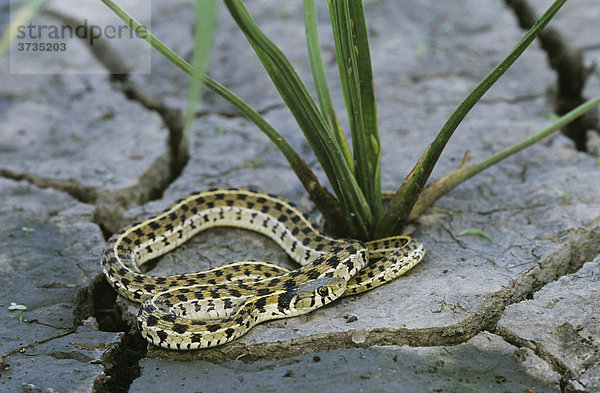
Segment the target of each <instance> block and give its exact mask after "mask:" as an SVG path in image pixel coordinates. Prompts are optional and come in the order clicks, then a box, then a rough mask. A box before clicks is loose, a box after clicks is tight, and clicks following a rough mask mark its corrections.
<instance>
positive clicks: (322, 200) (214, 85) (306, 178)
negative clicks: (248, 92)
mask: <svg viewBox="0 0 600 393" xmlns="http://www.w3.org/2000/svg"><path fill="white" fill-rule="evenodd" d="M102 2H103V3H104V4H105V5H106V6H108V7H109V8H110V9H111V10H112V11H113V12H114V13H115V14H116V15H117V16H118V17H119V18H121V19H122V20H123V21H124V22H125V23H126V24H127V25H128V26H129V27H131V28H132V29H133V30H134V31H135V32H136V33H138V34H139V35H140V37H142V38H144V39H145V40H146V41H147V42H148V43H150V45H152V46H153V47H154V48H155V49H156V50H157V51H158V52H160V53H161V54H162V55H163V56H165V57H166V58H167V59H169V60H170V61H171V62H172V63H173V64H174V65H176V66H177V67H178V68H180V69H181V70H182V71H183V72H185V73H186V74H188V75H190V76H191V75H192V74H193V67H192V66H191V65H190V64H189V63H188V62H186V61H185V60H183V59H182V58H181V57H180V56H178V55H177V54H176V53H175V52H173V51H172V50H171V49H170V48H169V47H168V46H166V45H165V44H164V43H163V42H161V41H160V40H159V39H158V38H156V37H155V36H154V35H153V34H152V33H150V32H149V31H148V30H147V29H146V28H145V27H144V26H142V25H141V24H140V23H139V22H138V21H137V20H135V19H134V18H133V17H132V16H131V15H130V14H128V13H127V12H126V11H125V10H123V9H122V8H121V7H119V6H118V5H117V4H116V3H115V2H114V1H112V0H102ZM201 78H202V83H204V84H205V85H206V86H207V87H208V88H209V89H211V90H212V91H214V92H215V93H217V94H218V95H220V96H221V97H222V98H224V99H225V100H226V101H228V102H229V103H230V104H231V105H233V106H234V107H235V108H236V109H237V110H239V111H240V112H241V113H242V114H243V115H244V116H245V117H246V118H247V119H248V120H250V121H251V122H253V123H254V124H255V125H256V126H257V127H258V128H259V129H260V130H261V131H262V132H263V133H265V135H267V137H269V139H270V140H271V141H272V142H273V143H275V145H276V146H277V147H278V148H279V150H281V152H282V153H283V155H284V156H285V158H286V159H287V161H288V163H289V164H290V167H291V168H292V170H293V171H294V172H295V173H296V175H297V176H298V178H299V179H300V181H301V182H302V184H303V185H304V188H305V189H306V190H307V191H308V193H309V194H310V195H311V198H312V199H313V201H314V202H315V204H316V205H317V207H318V208H319V210H320V211H321V212H322V213H323V216H324V217H325V219H326V220H327V222H328V223H330V224H331V226H332V228H333V231H334V232H336V233H339V234H346V235H347V233H348V232H347V222H346V221H347V218H346V213H345V212H344V210H343V209H342V207H341V206H340V204H339V203H338V202H337V201H336V200H335V198H334V197H333V196H332V195H331V194H330V193H329V191H327V188H325V187H323V186H321V184H320V183H319V180H318V178H317V177H316V176H315V174H314V172H313V171H312V170H311V169H310V167H309V166H308V165H307V164H306V162H305V161H304V160H303V159H302V158H301V157H300V156H299V155H298V154H297V153H296V152H295V151H294V149H292V147H291V146H290V145H289V144H288V143H287V141H286V140H285V139H284V138H283V137H282V136H281V135H280V134H279V133H278V132H277V131H276V130H275V129H274V128H273V127H272V126H271V125H270V124H269V123H268V122H267V121H266V120H265V119H264V118H263V117H262V116H260V115H259V114H258V113H257V112H256V111H255V110H254V109H252V108H251V107H250V106H249V105H248V104H247V103H246V102H245V101H243V100H242V99H241V98H239V97H238V96H237V95H235V94H234V93H233V92H232V91H230V90H228V89H227V88H226V87H224V86H223V85H221V84H220V83H219V82H217V81H215V80H214V79H212V78H210V77H209V76H207V75H205V74H202V75H201Z"/></svg>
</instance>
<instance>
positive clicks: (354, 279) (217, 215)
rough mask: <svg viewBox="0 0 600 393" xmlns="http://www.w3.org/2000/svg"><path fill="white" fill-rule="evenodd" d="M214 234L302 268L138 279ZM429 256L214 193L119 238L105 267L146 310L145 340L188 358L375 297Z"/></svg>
mask: <svg viewBox="0 0 600 393" xmlns="http://www.w3.org/2000/svg"><path fill="white" fill-rule="evenodd" d="M216 226H227V227H237V228H243V229H247V230H251V231H254V232H258V233H261V234H263V235H266V236H267V237H269V238H271V239H272V240H274V241H275V242H276V243H277V244H278V245H279V246H280V247H282V248H283V249H284V250H285V251H286V253H287V254H288V255H289V256H290V257H291V258H292V259H293V260H294V261H296V262H297V263H298V264H299V265H300V267H299V268H298V269H296V270H292V271H290V270H288V269H286V268H283V267H281V266H278V265H275V264H272V263H268V262H262V261H240V262H233V263H229V264H226V265H222V266H219V267H217V268H214V269H211V270H206V271H201V272H195V273H186V274H177V275H169V276H152V275H148V274H144V273H141V272H140V269H139V267H140V266H141V265H143V264H144V263H146V262H148V261H150V260H152V259H154V258H156V257H159V256H161V255H164V254H165V253H167V252H169V251H171V250H173V249H175V248H176V247H178V246H179V245H181V244H182V243H184V242H186V241H187V240H189V239H190V238H191V237H192V236H194V235H195V234H196V233H198V232H201V231H204V230H206V229H208V228H212V227H216ZM424 252H425V251H424V248H423V246H422V244H421V243H419V242H418V241H416V240H414V239H411V238H410V237H408V236H396V237H390V238H385V239H380V240H375V241H372V242H366V243H363V242H360V241H356V240H338V239H333V238H331V237H328V236H327V235H325V234H323V233H322V232H320V231H319V230H318V229H316V228H315V227H314V225H313V224H312V223H311V222H310V221H309V219H308V218H307V217H306V216H305V215H304V214H303V213H301V212H300V211H299V210H297V209H296V208H295V207H294V205H292V204H291V203H289V202H286V201H284V200H282V199H280V198H277V197H275V196H272V195H268V194H263V193H258V192H254V191H248V190H240V189H213V190H208V191H200V192H197V193H194V194H191V195H189V196H187V197H185V198H183V199H181V200H179V201H177V202H176V203H175V204H174V205H173V206H171V207H169V208H168V209H166V210H165V211H163V212H162V213H160V214H157V215H155V216H153V217H150V218H148V219H145V220H143V221H141V222H137V223H134V224H132V225H130V226H128V227H126V228H124V229H121V230H120V231H118V232H116V233H115V234H114V235H113V236H112V237H111V238H110V239H109V240H108V241H107V243H106V246H105V248H104V251H103V254H102V259H101V265H102V270H103V271H104V274H105V275H106V277H107V279H108V282H109V283H110V284H111V285H112V286H113V287H114V288H115V289H116V290H117V291H118V292H119V293H120V294H121V295H123V296H125V297H127V298H128V299H130V300H132V301H135V302H138V303H142V304H141V307H140V311H139V313H138V328H139V331H140V332H141V334H142V336H144V337H145V338H146V339H147V340H148V341H149V342H151V343H153V344H155V345H159V346H161V347H164V348H170V349H177V350H187V349H196V348H207V347H214V346H217V345H222V344H225V343H227V342H230V341H231V340H234V339H236V338H238V337H240V336H241V335H243V334H245V333H246V332H247V331H248V330H249V329H250V328H252V326H254V325H256V324H258V323H261V322H263V321H267V320H271V319H279V318H287V317H291V316H296V315H301V314H305V313H308V312H310V311H313V310H315V309H317V308H319V307H322V306H324V305H326V304H328V303H331V302H332V301H334V300H336V299H337V298H340V297H342V296H347V295H353V294H357V293H360V292H364V291H367V290H370V289H372V288H375V287H377V286H379V285H382V284H383V283H385V282H388V281H390V280H392V279H394V278H396V277H398V276H400V275H402V274H404V273H405V272H406V271H408V270H409V269H411V268H412V267H413V266H415V265H416V264H417V263H419V262H420V261H421V259H422V258H423V255H424ZM376 259H377V260H376ZM369 261H371V262H370V263H369Z"/></svg>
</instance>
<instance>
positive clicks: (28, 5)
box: [0, 0, 47, 58]
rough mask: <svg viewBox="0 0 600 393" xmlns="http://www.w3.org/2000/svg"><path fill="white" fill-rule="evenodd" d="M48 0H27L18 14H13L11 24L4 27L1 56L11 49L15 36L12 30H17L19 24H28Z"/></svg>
mask: <svg viewBox="0 0 600 393" xmlns="http://www.w3.org/2000/svg"><path fill="white" fill-rule="evenodd" d="M46 2H47V0H27V1H26V2H25V3H24V4H23V5H22V6H21V7H20V8H19V11H18V12H17V13H16V15H11V20H10V24H9V25H8V26H7V27H6V29H4V32H3V33H2V39H1V40H0V58H1V57H3V56H4V55H5V54H6V52H7V51H8V50H9V49H10V46H11V45H12V44H13V41H14V40H15V38H14V37H13V35H14V34H11V31H12V32H14V31H16V27H17V26H19V25H27V23H28V22H29V21H30V20H31V19H32V18H33V17H34V16H35V14H37V13H38V12H39V10H40V9H41V8H42V7H43V6H44V5H45V4H46Z"/></svg>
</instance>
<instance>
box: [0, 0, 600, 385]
mask: <svg viewBox="0 0 600 393" xmlns="http://www.w3.org/2000/svg"><path fill="white" fill-rule="evenodd" d="M247 3H248V4H247V6H248V8H249V10H250V12H251V13H252V15H253V16H254V17H255V19H256V20H257V22H258V23H259V25H260V26H261V27H262V28H263V29H264V30H265V32H266V33H267V34H268V35H269V36H271V37H273V39H274V41H275V42H276V43H278V44H280V45H281V46H282V47H283V48H284V51H285V52H286V54H287V55H288V57H289V58H290V59H291V61H292V62H293V63H294V64H295V66H296V67H297V69H298V72H299V73H300V75H301V76H302V77H303V79H304V80H306V81H307V85H308V86H309V88H312V84H311V83H310V82H309V80H310V71H309V69H308V62H307V59H306V53H305V51H306V50H305V46H304V31H303V24H302V9H301V2H282V3H278V4H277V5H275V6H274V5H273V4H272V3H271V2H268V1H262V0H261V1H254V2H247ZM365 3H366V14H367V22H368V26H369V32H370V39H371V42H370V44H371V51H372V56H373V69H374V73H375V87H376V93H377V97H378V114H379V122H380V132H381V139H382V144H383V146H384V150H383V157H382V181H383V185H384V188H385V189H393V188H394V187H396V186H397V185H398V184H399V182H400V181H401V180H402V178H403V177H404V175H405V174H406V173H407V172H408V171H409V170H410V169H411V168H412V166H413V165H414V162H415V161H416V160H417V159H418V157H419V155H420V154H421V152H422V151H423V150H424V149H425V148H426V146H427V145H428V143H429V142H430V141H431V140H432V139H433V137H434V136H435V134H436V132H437V130H439V128H440V127H441V125H442V124H443V123H444V121H445V120H446V118H447V116H448V115H449V114H450V113H451V112H452V111H453V109H454V108H455V107H456V106H457V105H458V103H459V102H460V100H461V99H462V98H463V97H465V96H466V94H468V92H469V91H470V89H472V88H473V86H474V85H475V84H476V83H477V82H478V81H479V80H481V79H482V78H483V77H484V76H485V75H486V73H487V72H489V70H490V69H491V67H493V66H494V65H495V64H496V63H497V62H498V61H499V60H500V59H501V58H502V57H503V56H504V55H505V54H506V53H507V52H508V51H509V50H510V48H511V47H512V46H513V45H514V43H516V42H517V41H518V40H519V38H520V37H521V35H522V34H523V32H524V31H523V30H522V29H523V28H526V27H527V26H528V24H530V23H531V22H532V20H534V19H535V17H536V16H538V15H540V13H541V12H543V10H544V9H545V8H546V7H547V6H548V5H549V4H550V3H551V1H549V0H528V1H517V0H506V1H502V0H485V1H480V0H479V1H477V0H466V1H454V0H453V1H445V2H434V1H431V0H427V1H420V2H414V1H408V0H402V1H391V0H379V1H367V2H365ZM138 7H147V3H146V2H138ZM190 7H191V6H190V3H189V2H167V1H164V0H162V1H158V0H155V1H154V2H152V15H154V18H153V20H152V24H151V27H152V30H153V32H154V33H155V34H156V35H157V36H159V37H160V38H161V39H162V40H164V41H165V43H166V44H168V45H169V46H171V47H172V48H173V49H174V50H175V51H176V52H178V53H180V54H181V55H183V56H184V57H185V58H188V59H189V58H190V56H191V51H192V39H191V37H192V27H191V26H192V24H193V20H192V17H193V12H191V8H190ZM319 7H320V9H319V23H320V29H322V35H321V39H322V46H323V47H324V48H325V52H324V57H325V58H324V60H325V62H326V64H327V65H328V66H329V71H330V74H329V77H330V81H331V87H332V90H333V91H334V92H339V91H340V86H339V81H338V80H337V78H336V68H337V67H336V66H335V60H334V53H335V51H334V47H333V42H332V38H331V36H330V33H329V32H328V30H327V12H326V10H325V9H324V7H323V4H320V5H319ZM221 8H222V9H221V10H220V11H221V12H220V17H219V21H218V27H217V31H216V35H215V46H214V52H213V57H212V63H211V67H210V74H211V75H212V76H213V77H215V78H216V79H217V80H219V81H220V82H222V83H223V84H225V85H226V86H228V87H229V88H231V89H232V90H233V91H235V92H236V93H237V94H239V95H240V96H241V97H243V98H244V99H246V100H247V101H248V102H249V103H250V104H251V105H252V106H253V107H255V108H257V109H258V110H259V111H260V112H261V114H263V115H264V116H265V117H266V118H267V120H268V121H270V122H271V123H272V124H273V125H274V126H275V128H276V129H278V130H279V131H280V132H281V133H282V134H283V135H284V137H285V138H286V139H287V140H288V141H289V142H290V144H291V145H292V146H293V147H294V148H295V149H296V150H298V151H299V152H300V153H301V154H302V155H303V156H304V157H305V159H306V160H307V161H308V162H309V164H311V166H314V167H316V168H317V170H316V171H317V174H318V175H319V177H320V179H323V181H324V182H325V178H324V175H323V173H322V171H320V169H319V168H318V165H317V164H316V160H315V158H314V157H313V156H312V154H311V153H310V150H309V148H308V145H307V143H306V142H305V141H304V139H303V136H302V134H301V132H300V131H299V130H298V128H297V126H296V125H294V122H293V120H292V118H291V115H290V114H289V113H288V111H287V109H286V108H285V107H284V106H283V104H282V103H281V100H280V99H279V97H278V94H277V92H276V90H275V89H274V88H273V86H272V84H271V82H270V81H269V79H268V76H267V75H266V74H265V73H264V71H263V69H262V67H261V66H260V64H259V62H258V60H257V59H256V58H255V56H254V55H253V53H252V50H251V48H250V47H249V45H248V44H247V42H246V41H245V39H244V37H243V35H242V34H241V33H240V32H239V31H238V30H237V27H236V26H235V24H234V23H233V22H232V20H231V18H230V17H229V15H228V14H227V12H226V10H225V8H224V7H221ZM132 9H135V7H132ZM100 12H108V11H106V10H104V11H103V9H102V5H85V6H83V5H78V6H77V7H72V8H69V7H65V5H64V1H63V2H61V3H60V4H59V3H58V2H57V1H49V2H48V5H47V8H46V10H45V11H44V12H42V13H41V14H40V15H39V16H38V18H40V20H41V21H46V22H48V23H74V21H75V23H76V21H77V20H79V19H78V18H85V17H88V18H90V19H91V18H92V15H99V14H96V13H100ZM7 13H8V5H0V14H1V15H3V17H2V18H1V19H0V21H1V22H3V23H7V21H8V18H7V16H6V15H7ZM157 16H160V17H157ZM532 18H533V19H532ZM598 18H600V5H598V4H597V2H596V0H572V1H570V2H569V3H568V4H566V5H565V6H564V9H563V10H561V12H560V13H559V14H558V16H557V17H556V18H555V20H554V21H553V22H552V23H551V24H550V26H549V28H550V29H551V30H547V31H550V32H549V33H546V35H545V38H544V37H542V38H541V40H540V42H538V43H534V45H532V47H531V48H530V49H528V50H527V52H526V53H525V54H524V55H523V57H522V58H521V59H519V60H518V61H517V63H516V64H515V65H514V66H513V68H512V69H511V70H510V71H509V72H507V74H506V75H505V76H504V77H503V78H502V79H501V80H500V81H499V83H498V84H497V85H496V86H495V87H493V88H492V90H490V91H489V92H488V93H487V94H486V96H485V97H484V98H483V100H482V101H481V102H480V103H479V104H478V106H477V107H476V108H475V109H474V110H473V111H472V113H471V114H470V115H469V116H468V117H467V119H466V120H465V121H464V122H463V124H461V126H460V128H459V129H458V131H457V132H456V134H455V136H454V137H453V139H452V140H451V142H450V144H449V145H448V147H447V149H446V151H445V152H444V154H443V156H442V158H441V160H440V163H439V165H438V167H437V168H436V170H435V171H434V174H433V177H434V178H437V177H439V176H442V175H443V174H445V173H447V172H448V171H450V170H452V169H455V168H456V167H458V166H459V165H460V163H461V161H462V158H463V156H464V154H465V152H466V151H467V150H468V151H469V157H470V158H469V160H470V161H469V162H473V163H474V162H477V161H479V160H481V159H483V158H485V157H487V156H489V155H490V154H491V153H492V152H495V151H498V150H500V149H502V148H504V147H507V146H509V145H511V144H513V143H515V142H517V141H519V140H521V139H522V138H524V137H525V136H526V135H531V134H532V133H534V132H537V131H539V130H541V129H543V128H544V127H546V126H547V125H548V124H549V123H550V120H548V118H549V117H551V115H552V114H553V113H564V111H565V110H568V109H565V108H569V105H571V107H572V105H576V104H577V103H578V102H581V99H584V98H585V97H591V96H593V95H596V94H598V91H599V90H600V73H599V72H598V70H597V69H595V68H594V65H595V64H598V62H599V61H600V39H599V37H600V34H599V33H600V25H599V24H598V23H596V21H597V20H598ZM144 22H146V23H148V22H149V21H144ZM111 44H113V45H112V46H111V45H109V46H101V47H100V48H93V49H90V47H89V46H85V45H80V46H78V47H76V48H75V51H76V52H75V55H74V57H76V58H77V61H74V63H73V65H72V67H75V68H77V67H80V69H77V71H80V72H81V74H79V75H68V74H65V75H15V74H10V73H9V65H8V60H7V58H4V59H1V60H0V67H1V69H2V72H1V73H0V111H1V113H2V116H0V201H1V203H0V244H1V245H2V246H1V247H0V326H1V329H0V391H7V392H140V391H144V392H165V391H177V392H196V391H203V392H219V391H261V392H271V391H273V392H275V391H282V390H300V389H303V390H307V391H314V390H317V389H319V390H322V391H340V390H341V391H357V392H358V391H362V392H380V391H389V392H395V391H403V392H423V391H430V392H465V391H487V392H508V391H510V392H536V393H540V392H600V330H599V326H600V324H599V322H600V321H599V317H598V315H600V278H599V277H600V167H598V165H597V164H596V165H595V163H596V162H597V161H596V160H597V158H596V157H597V156H598V155H599V154H600V137H598V130H599V129H600V123H599V122H598V118H597V114H592V115H590V116H587V117H586V118H585V119H583V120H581V121H579V122H577V123H576V124H575V125H574V126H571V127H569V129H567V130H566V132H565V135H556V136H554V137H552V138H550V139H548V140H546V141H544V142H542V143H540V144H538V145H537V146H534V147H532V148H529V149H527V150H526V151H524V152H522V153H519V154H517V155H515V156H514V157H511V158H509V159H507V160H505V161H504V162H502V163H500V164H499V165H497V166H495V167H494V168H491V169H489V170H487V171H485V172H484V173H482V174H480V175H478V176H476V177H475V178H473V179H471V180H469V181H468V182H466V183H464V184H463V185H461V186H459V187H458V188H456V189H455V190H453V191H452V192H450V193H449V194H448V195H446V196H445V197H443V198H442V199H440V200H439V201H438V202H437V203H436V204H435V205H434V206H433V207H432V208H431V209H429V210H428V211H427V212H426V213H425V214H424V215H423V216H422V217H420V218H419V220H418V221H416V222H414V223H413V224H412V225H411V226H410V228H409V232H410V233H411V235H412V236H414V237H417V238H419V239H420V240H421V241H422V242H423V243H424V244H425V246H426V249H427V255H426V257H425V259H424V260H423V262H422V263H421V264H420V265H418V266H417V267H415V268H414V269H413V270H412V271H411V272H409V274H407V275H405V276H403V277H401V278H399V279H398V280H396V281H394V282H392V283H390V284H388V285H385V286H383V287H380V288H377V289H376V290H373V291H370V292H367V293H365V294H363V295H360V296H355V297H351V298H345V299H342V300H341V301H337V302H335V303H333V304H331V305H329V306H327V307H325V308H323V309H319V310H317V311H315V312H313V313H311V314H309V315H306V316H302V317H297V318H292V319H286V320H279V321H273V322H270V323H265V324H262V325H259V326H257V327H255V328H254V329H252V330H251V331H250V332H249V333H248V334H247V335H245V336H244V337H242V338H241V339H240V340H238V341H236V342H233V343H231V344H228V345H225V346H222V347H217V348H213V349H209V350H202V351H194V352H175V351H167V350H162V349H159V348H156V347H153V346H149V345H147V344H146V343H145V341H143V340H142V339H141V338H140V336H139V334H138V333H137V332H136V331H135V324H132V323H131V322H132V318H133V316H134V315H135V313H136V305H135V304H131V303H129V302H127V301H125V300H124V299H122V298H120V297H117V295H116V293H115V292H114V291H113V290H112V289H111V288H110V286H109V285H108V283H107V282H106V280H105V279H104V278H103V276H102V274H101V270H100V266H99V256H100V251H101V250H102V247H103V244H104V241H105V239H106V238H107V237H108V236H110V234H111V233H113V232H114V231H116V230H117V229H119V228H120V227H122V226H124V225H126V224H127V223H130V222H133V221H135V220H137V219H139V218H142V217H144V216H147V215H150V214H152V213H155V212H158V211H160V210H162V209H164V208H165V207H167V206H168V205H170V204H171V203H172V202H173V201H175V200H176V199H178V198H181V197H182V196H184V195H186V194H187V193H190V192H192V191H196V190H200V189H205V188H210V187H230V186H231V187H252V188H257V189H260V190H264V191H267V192H270V193H275V194H278V195H280V196H282V197H285V198H287V199H290V200H293V201H295V202H296V203H298V204H299V205H300V207H301V208H302V209H303V210H305V211H307V212H309V213H310V214H311V215H312V216H313V217H315V218H317V219H318V214H316V212H315V211H314V207H313V205H312V204H311V202H310V200H308V198H307V196H306V193H305V192H304V191H303V189H302V186H301V184H300V182H299V181H298V180H297V179H296V178H295V177H294V175H293V173H292V171H291V170H290V169H289V168H288V167H287V165H286V162H285V160H284V158H283V156H282V155H281V154H280V153H279V152H278V150H277V149H276V148H275V147H274V146H273V145H272V144H271V143H270V142H269V141H268V139H267V138H266V137H265V136H264V135H263V134H261V133H260V132H259V131H258V130H257V129H256V128H255V127H254V126H253V125H252V124H251V123H250V122H248V121H247V120H245V119H244V118H243V117H242V116H240V115H239V114H237V113H236V112H235V111H234V110H233V109H232V108H231V107H230V106H229V105H228V104H227V103H225V102H224V101H222V100H221V99H220V98H219V97H217V96H216V95H215V94H213V93H211V92H207V94H206V97H205V100H204V102H203V103H202V105H201V107H199V108H198V112H197V120H196V123H195V125H194V133H195V134H194V136H193V139H192V145H191V146H190V151H189V156H182V154H179V153H178V151H177V149H176V148H175V146H177V143H178V141H179V140H180V138H181V132H182V131H181V130H182V123H181V111H182V110H183V109H184V108H185V100H186V94H185V91H186V88H187V83H188V78H187V76H185V75H184V74H183V73H182V72H180V71H179V70H178V69H176V68H175V67H174V66H173V65H172V64H170V63H169V62H168V61H167V60H165V59H163V58H162V57H160V56H159V55H157V54H156V53H154V54H153V56H152V73H151V74H149V75H144V74H136V73H135V72H132V73H130V74H127V75H113V74H111V70H113V68H112V67H114V65H115V63H114V61H119V60H118V59H119V58H121V59H124V58H126V57H127V52H125V51H123V49H122V48H120V47H119V46H118V45H116V44H115V43H111ZM108 54H110V59H111V61H112V62H109V61H107V60H106V59H107V58H108V57H109V56H108ZM115 59H116V60H115ZM90 67H92V68H93V69H94V70H96V72H95V74H88V73H86V71H87V70H88V69H90ZM257 93H258V94H257ZM334 100H335V104H336V107H337V108H340V109H339V111H340V112H339V115H340V117H341V120H342V122H344V120H345V119H344V118H345V114H344V113H343V112H342V111H341V108H342V107H343V98H342V97H341V96H340V95H339V94H335V95H334ZM557 190H561V191H563V195H564V194H565V193H566V197H565V198H563V197H562V196H560V195H559V193H557ZM468 228H477V229H481V230H484V231H486V232H487V233H489V234H490V235H491V237H492V240H491V241H488V240H486V239H484V238H481V237H475V236H458V234H459V233H460V232H461V231H463V230H465V229H468ZM245 258H264V259H266V260H269V261H277V262H278V263H282V264H289V263H290V262H289V261H288V260H287V257H286V256H285V255H284V254H283V252H282V251H281V250H279V249H278V248H277V247H276V246H275V245H274V244H272V243H270V241H268V240H266V239H264V238H263V237H261V236H260V235H256V234H253V233H247V232H244V231H241V230H229V229H215V230H211V231H209V232H206V233H202V234H199V235H198V236H196V237H195V238H194V239H192V240H191V241H190V242H189V243H188V244H186V245H184V246H183V247H181V248H180V249H178V250H176V251H175V252H172V253H170V254H168V255H166V256H165V257H163V258H161V259H160V260H158V261H157V262H156V263H155V264H154V265H153V268H152V270H151V274H165V273H173V272H185V271H196V270H201V269H205V268H209V267H212V266H216V265H218V264H221V263H225V262H229V261H234V260H239V259H245ZM11 303H15V304H20V305H24V306H26V307H27V309H26V310H25V311H23V312H22V315H21V314H20V312H19V311H15V310H9V307H10V305H11Z"/></svg>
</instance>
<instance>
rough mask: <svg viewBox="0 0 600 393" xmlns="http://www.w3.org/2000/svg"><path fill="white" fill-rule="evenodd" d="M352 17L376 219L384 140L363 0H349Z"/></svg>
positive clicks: (378, 205) (378, 207)
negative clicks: (379, 119)
mask: <svg viewBox="0 0 600 393" xmlns="http://www.w3.org/2000/svg"><path fill="white" fill-rule="evenodd" d="M349 5H350V9H349V10H350V18H351V22H352V26H353V34H352V37H353V41H354V50H355V54H356V63H357V65H358V77H359V78H358V79H359V82H360V105H361V110H362V118H363V131H364V132H365V138H366V142H367V160H368V163H369V176H370V187H371V188H372V194H373V197H372V198H373V199H372V200H371V201H369V202H370V203H371V208H372V209H373V214H374V216H375V217H376V219H379V217H380V216H381V210H382V205H381V179H380V173H381V143H380V141H379V129H378V124H377V101H376V99H375V87H374V85H373V70H372V67H371V51H370V49H369V32H368V30H367V23H366V20H365V12H364V8H363V4H362V1H355V0H353V1H350V2H349Z"/></svg>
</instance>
